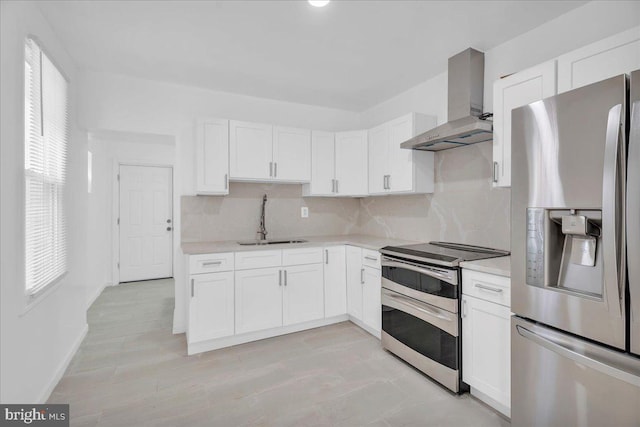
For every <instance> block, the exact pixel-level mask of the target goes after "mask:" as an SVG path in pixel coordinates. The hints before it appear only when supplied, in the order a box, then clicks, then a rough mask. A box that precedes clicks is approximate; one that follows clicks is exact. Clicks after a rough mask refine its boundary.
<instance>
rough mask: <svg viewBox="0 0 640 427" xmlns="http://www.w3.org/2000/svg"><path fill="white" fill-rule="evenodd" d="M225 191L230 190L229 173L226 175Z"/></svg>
mask: <svg viewBox="0 0 640 427" xmlns="http://www.w3.org/2000/svg"><path fill="white" fill-rule="evenodd" d="M224 189H225V190H228V189H229V174H227V173H225V174H224Z"/></svg>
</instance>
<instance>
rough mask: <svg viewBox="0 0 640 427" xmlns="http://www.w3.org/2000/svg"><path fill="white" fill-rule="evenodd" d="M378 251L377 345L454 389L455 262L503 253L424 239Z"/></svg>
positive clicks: (458, 387) (457, 385)
mask: <svg viewBox="0 0 640 427" xmlns="http://www.w3.org/2000/svg"><path fill="white" fill-rule="evenodd" d="M380 252H381V253H382V334H381V335H382V346H383V348H385V349H387V350H389V351H390V352H392V353H394V354H395V355H397V356H398V357H400V358H401V359H404V360H405V361H406V362H408V363H409V364H411V365H413V366H414V367H415V368H417V369H419V370H420V371H422V372H424V373H425V374H427V375H428V376H430V377H431V378H433V379H434V380H436V381H438V382H439V383H441V384H442V385H444V386H445V387H447V388H449V389H450V390H451V391H453V392H455V393H462V392H465V391H468V386H467V385H466V384H464V383H463V382H462V339H461V338H462V334H461V319H460V315H459V313H460V295H461V293H462V292H461V283H462V275H461V271H460V262H462V261H475V260H480V259H485V258H494V257H500V256H506V255H509V252H506V251H501V250H497V249H490V248H483V247H478V246H470V245H462V244H456V243H446V242H430V243H428V244H426V243H425V244H417V245H407V246H387V247H384V248H382V249H381V250H380Z"/></svg>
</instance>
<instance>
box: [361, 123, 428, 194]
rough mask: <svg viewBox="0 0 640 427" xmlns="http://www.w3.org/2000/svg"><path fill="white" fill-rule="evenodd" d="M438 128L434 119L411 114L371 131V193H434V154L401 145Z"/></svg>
mask: <svg viewBox="0 0 640 427" xmlns="http://www.w3.org/2000/svg"><path fill="white" fill-rule="evenodd" d="M435 126H436V119H435V118H434V117H431V116H426V115H423V114H417V113H411V114H407V115H405V116H402V117H400V118H398V119H395V120H392V121H390V122H387V123H384V124H382V125H380V126H377V127H375V128H373V129H370V130H369V136H368V147H369V153H368V156H369V180H368V181H369V185H368V187H369V188H368V191H369V194H372V195H377V194H408V193H432V192H433V188H434V184H433V180H434V164H433V158H434V155H433V153H432V152H427V151H416V150H405V149H402V148H400V144H401V143H403V142H404V141H406V140H408V139H410V138H412V137H414V136H416V135H418V134H420V133H422V132H425V131H427V130H429V129H431V128H434V127H435Z"/></svg>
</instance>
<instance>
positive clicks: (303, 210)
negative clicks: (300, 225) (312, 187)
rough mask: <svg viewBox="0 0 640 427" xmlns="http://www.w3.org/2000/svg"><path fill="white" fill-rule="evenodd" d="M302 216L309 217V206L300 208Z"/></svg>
mask: <svg viewBox="0 0 640 427" xmlns="http://www.w3.org/2000/svg"><path fill="white" fill-rule="evenodd" d="M300 217H301V218H309V208H308V207H306V206H303V207H301V208H300Z"/></svg>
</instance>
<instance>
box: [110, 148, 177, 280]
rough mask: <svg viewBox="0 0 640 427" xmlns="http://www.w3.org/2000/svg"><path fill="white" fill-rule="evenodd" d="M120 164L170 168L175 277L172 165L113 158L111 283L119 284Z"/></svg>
mask: <svg viewBox="0 0 640 427" xmlns="http://www.w3.org/2000/svg"><path fill="white" fill-rule="evenodd" d="M121 166H140V167H161V168H169V169H171V180H170V183H171V209H170V212H171V221H172V230H171V231H172V234H171V277H173V278H174V279H175V273H176V266H175V257H174V250H175V247H174V246H175V234H176V227H175V212H174V206H173V205H174V200H175V173H174V169H175V167H174V165H171V164H166V163H165V164H162V163H153V162H126V161H124V162H123V161H118V160H115V161H114V162H113V176H112V182H113V194H112V196H113V199H112V204H111V206H112V212H111V214H112V221H111V224H112V225H111V227H112V228H111V237H112V238H111V253H112V254H113V257H112V266H111V268H112V275H113V276H112V277H113V285H114V286H118V285H120V224H118V219H119V218H120V167H121Z"/></svg>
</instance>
